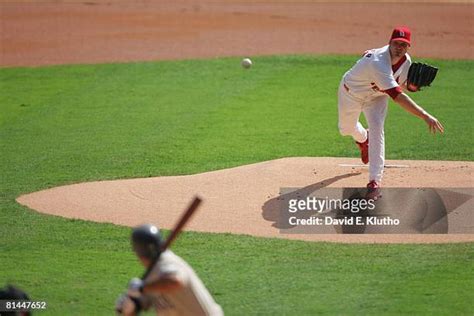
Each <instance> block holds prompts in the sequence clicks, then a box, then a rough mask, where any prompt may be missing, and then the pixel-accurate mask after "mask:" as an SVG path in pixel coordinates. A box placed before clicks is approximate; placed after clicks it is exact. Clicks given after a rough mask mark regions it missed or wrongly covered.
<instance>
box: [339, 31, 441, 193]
mask: <svg viewBox="0 0 474 316" xmlns="http://www.w3.org/2000/svg"><path fill="white" fill-rule="evenodd" d="M410 46H411V31H410V29H409V28H408V27H397V28H395V29H394V30H393V32H392V36H391V38H390V41H389V44H388V45H386V46H384V47H382V48H375V49H371V50H368V51H366V52H365V53H364V55H363V56H362V58H361V59H359V61H357V63H356V64H355V65H354V66H353V67H352V68H351V69H350V70H349V71H347V72H346V73H345V74H344V76H343V78H342V80H341V83H340V85H339V91H338V112H339V124H338V125H339V131H340V133H341V134H342V135H343V136H352V138H353V139H354V140H355V142H356V144H357V146H358V147H359V150H360V152H361V159H362V162H363V163H364V164H367V163H369V183H368V184H367V188H368V190H367V198H370V199H374V200H376V199H378V198H379V197H381V193H380V183H381V181H382V175H383V169H384V162H385V138H384V122H385V117H386V115H387V107H388V98H389V97H390V98H392V100H393V101H395V103H397V104H399V105H400V106H401V107H402V108H404V109H405V110H406V111H408V112H409V113H411V114H413V115H415V116H417V117H419V118H421V119H423V120H424V121H425V122H426V124H428V127H429V130H430V131H431V132H432V133H436V131H439V132H441V133H443V132H444V127H443V125H442V124H441V123H440V122H439V121H438V120H437V119H436V118H435V117H434V116H432V115H430V114H429V113H428V112H426V111H425V110H424V109H423V108H422V107H420V106H419V105H418V104H416V103H415V101H413V100H412V99H411V98H410V97H409V96H408V95H407V94H406V93H405V92H404V91H407V90H408V91H410V92H416V91H419V90H420V89H421V87H423V86H429V85H430V84H431V82H432V81H433V80H434V78H435V76H436V73H437V69H436V68H434V67H432V66H429V65H426V64H420V63H414V64H412V62H411V58H410V56H409V55H408V50H409V48H410ZM362 112H363V113H364V115H365V118H366V120H367V123H368V129H365V128H364V127H363V126H362V124H361V123H360V122H359V117H360V114H361V113H362ZM369 140H370V141H369Z"/></svg>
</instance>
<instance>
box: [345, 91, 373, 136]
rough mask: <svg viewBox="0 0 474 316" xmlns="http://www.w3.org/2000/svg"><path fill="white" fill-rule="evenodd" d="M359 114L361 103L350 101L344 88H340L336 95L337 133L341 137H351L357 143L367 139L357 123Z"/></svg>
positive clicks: (363, 130)
mask: <svg viewBox="0 0 474 316" xmlns="http://www.w3.org/2000/svg"><path fill="white" fill-rule="evenodd" d="M361 112H362V105H361V103H360V102H358V101H356V100H354V99H352V98H351V97H350V96H349V95H348V94H347V92H346V91H345V90H344V88H342V89H341V87H340V88H339V93H338V113H339V114H338V115H339V123H338V126H339V132H340V133H341V135H343V136H352V137H353V138H354V140H355V141H357V142H359V143H363V142H365V141H366V139H367V131H366V129H365V128H364V127H363V126H362V124H361V123H360V122H359V117H360V113H361Z"/></svg>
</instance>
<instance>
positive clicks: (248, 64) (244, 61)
mask: <svg viewBox="0 0 474 316" xmlns="http://www.w3.org/2000/svg"><path fill="white" fill-rule="evenodd" d="M240 64H241V65H242V67H244V68H245V69H249V68H250V67H251V66H252V61H251V60H250V58H244V59H242V61H241V62H240Z"/></svg>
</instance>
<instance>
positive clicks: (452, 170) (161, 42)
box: [0, 1, 474, 243]
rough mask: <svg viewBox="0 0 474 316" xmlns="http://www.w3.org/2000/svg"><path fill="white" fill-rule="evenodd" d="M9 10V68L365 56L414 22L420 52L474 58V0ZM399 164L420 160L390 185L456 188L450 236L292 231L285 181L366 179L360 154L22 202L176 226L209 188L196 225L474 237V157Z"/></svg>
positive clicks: (59, 211) (84, 187) (81, 188)
mask: <svg viewBox="0 0 474 316" xmlns="http://www.w3.org/2000/svg"><path fill="white" fill-rule="evenodd" d="M404 6H409V9H407V8H403V14H393V12H397V11H398V10H400V8H401V7H404ZM0 8H1V11H0V12H1V13H0V14H1V27H2V30H1V34H0V37H1V60H0V65H1V66H41V65H53V64H81V63H104V62H128V61H145V60H166V59H189V58H213V57H222V56H250V57H251V56H255V55H275V54H299V53H308V54H330V53H340V54H360V53H362V52H363V51H364V50H365V49H367V48H370V47H374V45H378V44H380V45H382V44H383V40H382V41H381V38H382V39H384V38H386V37H387V36H388V35H389V34H390V31H391V29H392V28H393V26H395V25H410V26H413V27H412V29H413V33H414V36H413V41H414V45H413V47H412V49H411V54H412V56H415V59H416V57H435V58H460V59H473V58H474V51H473V49H472V43H473V42H474V32H473V24H472V23H473V5H472V4H469V3H451V2H449V1H446V2H443V1H432V3H418V4H406V3H383V4H380V3H377V2H372V3H352V4H348V3H324V2H318V1H301V2H291V1H288V2H285V1H258V2H256V3H255V2H251V1H239V2H232V1H225V2H224V1H212V2H211V1H209V2H197V1H166V2H163V1H160V2H153V3H152V2H147V1H144V2H140V3H133V2H125V1H117V2H95V1H85V2H78V1H53V2H41V3H30V2H28V1H24V2H21V1H17V2H15V3H13V2H7V1H4V2H1V3H0ZM355 16H357V19H355V18H354V17H355ZM447 17H449V18H447ZM440 21H442V23H440ZM387 40H388V38H387ZM335 98H336V96H335ZM387 163H389V164H398V165H406V166H408V168H387V169H386V173H385V178H384V186H385V187H407V186H413V187H427V186H429V187H438V188H446V192H448V193H446V194H447V196H446V198H447V201H451V202H448V204H450V205H448V206H449V207H448V211H449V213H448V214H447V218H448V220H449V222H450V226H449V232H450V234H409V235H406V234H405V235H397V234H386V235H375V234H359V235H347V234H345V235H342V234H337V233H336V232H334V233H332V234H281V233H280V229H279V227H278V224H277V222H278V214H277V213H278V207H275V205H276V204H277V203H276V201H279V198H280V196H279V194H280V189H281V188H282V187H298V188H305V189H307V190H310V189H317V188H320V187H339V188H342V187H350V186H352V187H354V186H361V185H363V184H365V183H366V181H367V169H366V168H365V167H357V166H356V167H354V166H350V165H359V161H358V159H350V158H340V159H336V158H284V159H278V160H274V161H267V162H261V163H257V164H252V165H246V166H241V167H236V168H231V169H226V170H218V171H212V172H206V173H202V174H196V175H188V176H173V177H157V178H146V179H129V180H119V181H98V182H91V183H81V184H74V185H69V186H62V187H57V188H52V189H48V190H44V191H40V192H35V193H31V194H27V195H23V196H21V197H19V198H18V199H17V200H18V202H19V203H21V204H23V205H26V206H28V207H30V208H32V209H35V210H37V211H39V212H42V213H47V214H53V215H59V216H63V217H67V218H81V219H86V220H93V221H98V222H111V223H116V224H121V225H129V226H132V225H137V224H140V223H143V222H153V223H156V224H157V225H159V226H160V227H163V228H171V227H172V226H173V224H174V223H175V221H176V219H177V218H178V217H179V214H180V212H181V211H182V210H183V209H184V208H185V206H186V205H187V203H188V202H189V201H190V199H191V198H192V196H193V195H194V194H196V193H197V194H200V195H201V196H202V197H203V198H204V203H203V206H202V209H201V210H199V211H198V212H197V214H196V216H195V217H194V218H193V220H192V221H191V223H190V224H189V226H187V229H189V230H194V231H203V232H216V233H223V232H230V233H242V234H250V235H254V236H266V237H279V238H289V239H300V240H310V241H321V240H324V241H336V242H389V243H395V242H400V243H410V242H420V243H422V242H461V241H474V234H463V233H459V232H463V231H465V229H468V230H469V229H470V231H472V228H473V227H474V223H473V216H472V206H473V204H472V199H467V200H464V199H462V200H456V198H455V197H457V196H458V195H457V194H458V193H456V192H455V190H454V189H455V188H472V187H473V175H474V172H473V171H474V163H473V162H440V161H438V162H436V161H389V162H387ZM451 189H453V190H454V191H450V190H451ZM454 200H456V201H454ZM453 201H454V202H453ZM463 229H464V230H463Z"/></svg>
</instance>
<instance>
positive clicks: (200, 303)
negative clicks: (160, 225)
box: [142, 250, 224, 316]
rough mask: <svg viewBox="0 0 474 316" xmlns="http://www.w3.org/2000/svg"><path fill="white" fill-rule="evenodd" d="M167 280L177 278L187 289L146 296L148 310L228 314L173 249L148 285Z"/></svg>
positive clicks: (166, 312)
mask: <svg viewBox="0 0 474 316" xmlns="http://www.w3.org/2000/svg"><path fill="white" fill-rule="evenodd" d="M163 277H173V278H177V279H178V280H179V281H180V282H181V283H182V285H183V287H182V288H180V289H178V290H173V291H170V292H169V293H151V294H149V293H147V294H145V295H143V297H142V304H143V305H144V307H145V309H148V308H150V307H154V308H155V310H156V313H157V314H158V315H196V316H197V315H212V316H220V315H224V313H223V311H222V308H221V307H220V305H219V304H217V303H216V302H215V301H214V299H213V298H212V296H211V294H210V293H209V291H208V290H207V289H206V287H205V286H204V284H203V283H202V281H201V280H200V279H199V277H198V276H197V275H196V272H194V270H193V269H192V268H191V267H190V266H189V265H188V264H187V263H186V261H184V260H183V259H181V258H180V257H178V256H177V255H175V254H174V253H173V252H172V251H171V250H166V251H165V252H163V253H162V254H161V256H160V259H159V260H158V262H156V263H155V265H154V266H153V268H152V271H151V272H150V273H149V275H148V277H147V278H146V279H145V282H146V283H148V282H153V281H156V280H158V279H160V278H163Z"/></svg>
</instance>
